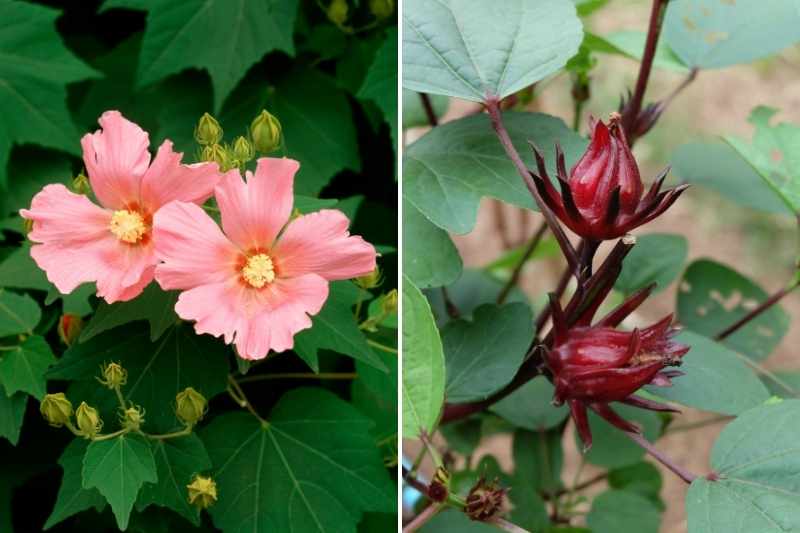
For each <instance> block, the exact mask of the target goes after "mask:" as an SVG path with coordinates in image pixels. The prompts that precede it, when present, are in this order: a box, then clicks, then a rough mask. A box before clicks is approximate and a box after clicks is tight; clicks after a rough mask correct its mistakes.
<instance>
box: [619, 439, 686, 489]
mask: <svg viewBox="0 0 800 533" xmlns="http://www.w3.org/2000/svg"><path fill="white" fill-rule="evenodd" d="M624 433H625V434H626V435H627V436H628V437H630V439H631V440H632V441H633V442H635V443H636V444H638V445H639V446H641V447H642V448H644V449H645V451H646V452H647V453H649V454H650V455H651V456H652V457H653V459H655V460H656V461H658V462H659V463H661V464H662V465H664V466H665V467H667V468H668V469H669V470H670V471H671V472H672V473H674V474H675V475H676V476H678V477H679V478H681V479H682V480H684V481H685V482H686V483H687V484H691V482H692V481H694V480H695V479H696V478H697V474H694V473H692V472H689V471H688V470H686V469H684V468H682V467H680V466H678V465H677V464H675V462H674V461H673V460H672V459H670V458H669V457H667V456H666V455H665V454H663V453H662V452H660V451H659V450H658V449H657V448H656V447H655V446H653V444H652V443H651V442H650V441H649V440H647V439H646V438H644V437H643V436H642V435H639V434H638V433H630V432H627V431H626V432H624Z"/></svg>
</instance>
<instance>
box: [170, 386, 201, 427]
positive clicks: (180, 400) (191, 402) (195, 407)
mask: <svg viewBox="0 0 800 533" xmlns="http://www.w3.org/2000/svg"><path fill="white" fill-rule="evenodd" d="M207 407H208V402H207V401H206V399H205V397H204V396H203V395H202V394H200V393H199V392H197V391H196V390H194V389H193V388H192V387H186V388H185V389H184V390H183V391H181V392H179V393H178V395H177V396H176V397H175V414H176V415H178V419H179V420H181V421H183V422H184V423H185V424H186V425H188V426H193V425H195V424H196V423H197V422H199V421H200V420H202V418H203V416H204V415H205V414H206V409H207Z"/></svg>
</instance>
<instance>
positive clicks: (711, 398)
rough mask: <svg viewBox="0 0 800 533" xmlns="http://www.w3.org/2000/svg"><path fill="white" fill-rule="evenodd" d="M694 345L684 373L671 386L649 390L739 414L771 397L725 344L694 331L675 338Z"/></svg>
mask: <svg viewBox="0 0 800 533" xmlns="http://www.w3.org/2000/svg"><path fill="white" fill-rule="evenodd" d="M675 340H676V341H678V342H682V343H684V344H688V345H689V346H691V347H692V349H691V350H689V353H687V354H686V355H684V356H683V359H682V360H683V364H682V365H681V368H680V370H681V372H683V373H684V375H683V376H678V377H677V378H675V379H673V380H672V386H671V387H648V388H647V390H648V392H650V393H652V394H655V395H658V396H661V397H662V398H666V399H668V400H672V401H674V402H678V403H680V404H683V405H688V406H689V407H696V408H697V409H702V410H704V411H713V412H715V413H722V414H726V415H736V414H739V413H741V412H742V411H745V410H747V409H750V408H751V407H755V406H756V405H759V404H760V403H761V402H763V401H764V400H766V399H767V398H769V392H767V388H766V387H765V386H764V384H763V383H761V380H759V379H758V377H757V376H756V375H755V374H754V373H753V371H752V370H750V368H748V367H747V365H746V364H745V363H744V360H743V357H742V356H740V355H738V354H736V353H734V352H732V351H731V350H729V349H727V348H726V347H725V346H724V345H722V344H720V343H717V342H714V341H712V340H711V339H709V338H706V337H703V336H702V335H698V334H697V333H694V332H692V331H684V332H682V333H681V334H680V335H678V337H676V339H675Z"/></svg>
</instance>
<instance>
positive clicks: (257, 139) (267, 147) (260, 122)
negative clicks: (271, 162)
mask: <svg viewBox="0 0 800 533" xmlns="http://www.w3.org/2000/svg"><path fill="white" fill-rule="evenodd" d="M281 131H282V130H281V123H280V122H279V121H278V119H277V118H275V116H274V115H271V114H270V113H269V112H268V111H267V110H266V109H264V110H262V111H261V114H260V115H258V116H257V117H256V118H254V119H253V122H252V123H251V124H250V137H251V138H252V139H253V146H254V147H255V149H256V150H257V151H259V152H261V153H262V154H268V153H269V152H273V151H275V150H277V149H278V148H280V146H281Z"/></svg>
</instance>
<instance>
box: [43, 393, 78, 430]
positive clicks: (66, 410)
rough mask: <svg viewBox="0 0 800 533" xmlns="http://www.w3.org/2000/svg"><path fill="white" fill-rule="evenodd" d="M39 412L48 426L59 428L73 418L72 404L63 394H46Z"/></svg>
mask: <svg viewBox="0 0 800 533" xmlns="http://www.w3.org/2000/svg"><path fill="white" fill-rule="evenodd" d="M39 411H40V412H41V413H42V416H43V417H44V419H45V420H47V423H48V424H50V425H51V426H53V427H57V428H59V427H61V426H63V425H64V424H66V423H67V422H69V419H70V418H72V402H70V401H69V400H68V399H67V397H66V396H65V395H64V393H63V392H57V393H55V394H45V396H44V398H42V403H40V404H39Z"/></svg>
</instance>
